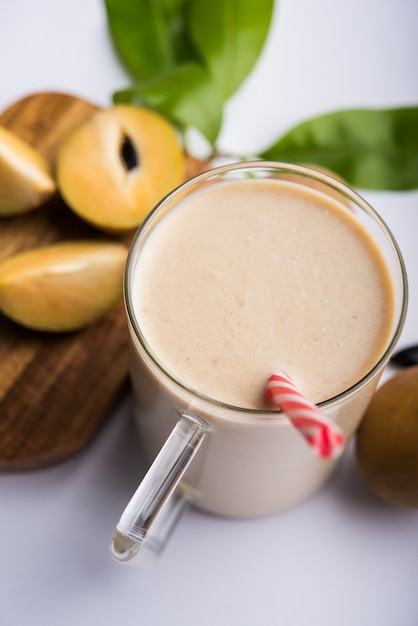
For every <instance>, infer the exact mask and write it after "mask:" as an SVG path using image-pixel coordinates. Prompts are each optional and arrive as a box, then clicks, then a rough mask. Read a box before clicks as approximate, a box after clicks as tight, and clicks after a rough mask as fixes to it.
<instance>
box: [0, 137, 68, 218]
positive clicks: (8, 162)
mask: <svg viewBox="0 0 418 626" xmlns="http://www.w3.org/2000/svg"><path fill="white" fill-rule="evenodd" d="M55 189H56V187H55V182H54V179H53V177H52V173H51V170H50V166H49V164H48V162H47V160H46V159H45V158H44V157H43V155H42V154H41V153H40V152H38V151H37V150H35V148H32V146H30V145H29V144H28V143H26V142H25V141H23V140H22V139H20V138H19V137H18V136H17V135H14V134H13V133H12V132H11V131H9V130H7V129H6V128H4V127H2V126H0V215H1V216H11V215H19V214H21V213H25V212H26V211H31V210H32V209H36V208H37V207H38V206H40V205H41V204H43V203H44V202H45V201H46V200H47V199H48V198H49V197H50V196H51V195H52V194H53V193H54V191H55Z"/></svg>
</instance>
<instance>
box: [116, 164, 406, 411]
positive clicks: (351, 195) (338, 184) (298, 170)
mask: <svg viewBox="0 0 418 626" xmlns="http://www.w3.org/2000/svg"><path fill="white" fill-rule="evenodd" d="M249 170H251V171H259V172H260V173H261V172H282V173H291V174H298V175H300V176H304V177H305V178H310V179H313V180H316V181H317V182H320V183H323V184H325V185H327V186H328V187H329V188H332V189H334V190H335V191H337V192H339V193H341V194H342V195H343V196H345V197H346V198H347V199H349V200H351V201H352V202H354V203H355V204H356V205H357V206H358V207H359V208H361V209H362V210H363V211H364V213H366V214H367V215H368V216H369V217H370V218H372V219H373V221H374V222H375V223H376V224H377V225H378V226H379V227H380V230H381V231H382V233H383V234H384V235H385V237H386V239H387V240H388V242H389V243H390V245H391V247H392V248H393V252H394V257H395V258H396V260H397V263H398V267H399V273H400V276H401V278H402V281H401V283H402V305H401V307H400V311H399V315H398V317H397V319H396V320H394V328H393V330H392V333H391V337H390V340H389V341H388V344H387V346H386V348H385V350H384V351H383V353H382V354H381V356H380V357H379V359H378V360H377V361H376V363H375V364H374V365H373V366H372V367H371V368H370V370H369V371H368V372H367V373H366V374H365V375H364V376H362V377H361V378H360V379H359V380H358V381H356V382H355V383H353V384H352V385H351V386H350V387H348V388H347V389H344V390H343V391H341V392H340V393H338V394H336V395H334V396H332V397H331V398H327V399H326V400H323V401H321V402H318V403H317V406H318V407H320V408H321V409H322V410H323V409H326V408H328V407H332V406H334V405H336V404H338V403H339V402H340V401H341V400H344V399H346V398H348V397H350V396H351V395H352V394H354V393H356V392H357V391H359V390H360V389H361V388H362V387H364V386H365V385H366V384H367V383H368V382H369V381H370V380H371V379H372V378H373V377H374V376H375V375H376V374H377V373H378V372H379V370H380V369H381V368H383V367H384V366H385V364H386V363H387V361H388V360H389V358H390V355H391V353H392V351H393V348H394V347H395V345H396V343H397V342H398V340H399V337H400V335H401V333H402V330H403V326H404V323H405V319H406V314H407V307H408V280H407V273H406V267H405V262H404V259H403V256H402V253H401V251H400V248H399V245H398V243H397V241H396V239H395V237H394V235H393V234H392V232H391V230H390V228H389V227H388V226H387V224H386V222H385V221H384V220H383V219H382V218H381V217H380V215H379V214H378V213H377V211H376V210H375V209H373V207H372V206H371V205H370V204H369V203H368V202H367V201H366V200H365V199H364V198H363V197H362V196H361V195H359V194H358V193H357V192H356V191H355V190H354V189H352V188H351V187H349V186H348V185H347V184H346V183H344V182H343V181H341V180H339V179H337V178H334V177H332V176H331V175H330V174H328V173H325V172H323V171H321V170H316V169H313V168H312V167H308V166H305V165H296V164H292V163H283V162H276V161H263V160H254V161H252V160H251V161H244V162H234V163H228V164H226V165H220V166H217V167H213V168H211V169H209V170H206V171H204V172H202V173H200V174H197V175H195V176H193V177H192V178H190V179H188V180H187V181H185V182H183V183H182V184H180V185H179V186H178V187H176V188H175V189H173V190H172V191H171V192H170V193H169V194H167V195H166V196H165V197H163V198H162V199H161V200H160V201H159V202H158V203H157V204H156V206H155V207H154V208H153V210H152V211H151V212H150V213H149V214H148V216H147V217H146V218H145V220H144V221H143V223H142V224H141V226H140V227H139V228H138V230H137V231H136V233H135V235H134V237H133V239H132V241H131V245H130V249H129V253H128V257H127V262H126V267H125V274H124V302H125V310H126V313H127V317H128V320H129V323H130V325H131V327H132V329H133V331H134V333H135V337H136V339H137V340H138V341H139V343H140V345H141V348H142V349H143V350H144V351H145V353H146V355H147V357H148V358H149V359H150V360H151V361H152V363H153V364H154V365H155V366H156V368H157V370H158V371H159V372H160V373H161V374H162V375H163V376H164V377H165V378H168V379H169V381H170V382H171V383H173V384H174V385H175V386H176V387H179V388H180V389H181V390H182V391H183V392H186V393H187V394H189V395H191V396H192V397H193V398H195V399H197V400H199V401H201V402H203V403H204V404H209V405H212V406H214V407H216V408H217V409H218V410H219V409H222V410H224V411H228V412H232V413H235V414H237V415H238V413H239V419H241V420H242V419H244V420H245V421H257V422H259V420H260V419H262V418H263V417H265V418H267V419H268V420H269V421H272V418H275V419H276V420H278V421H282V420H283V419H284V418H285V416H284V414H283V413H282V412H281V411H280V410H278V409H274V408H272V409H271V410H270V409H250V408H246V407H239V406H235V405H232V404H228V403H225V402H222V401H220V400H216V399H215V398H212V397H210V396H207V395H205V394H204V393H202V392H200V391H198V390H196V389H194V388H193V387H191V386H189V385H188V384H187V383H185V382H184V381H182V380H180V379H179V378H178V377H177V376H176V375H175V374H174V373H173V372H171V371H170V370H169V369H167V368H166V367H165V365H164V364H163V363H162V362H161V361H160V359H159V358H158V356H157V355H156V354H155V352H154V351H153V349H152V348H151V346H150V345H149V344H148V342H147V340H146V339H145V337H144V335H143V334H142V331H141V328H140V325H139V323H138V320H137V318H136V315H135V313H134V305H133V302H132V299H131V289H130V286H129V285H130V279H131V276H132V272H133V268H134V267H135V261H136V259H135V254H136V251H137V248H138V246H139V245H140V244H141V243H142V241H143V240H145V239H146V237H147V231H148V229H149V228H150V227H152V225H153V222H154V220H155V218H156V216H158V215H159V214H160V213H161V211H163V209H164V208H165V207H166V206H167V204H169V203H171V202H172V201H175V199H176V197H177V196H181V195H182V194H186V193H187V192H188V191H189V190H193V189H194V188H198V187H199V186H200V185H201V183H203V182H207V181H210V180H212V179H218V178H219V179H221V178H222V176H223V175H225V174H228V173H230V172H239V171H242V172H248V171H249ZM252 418H253V419H252Z"/></svg>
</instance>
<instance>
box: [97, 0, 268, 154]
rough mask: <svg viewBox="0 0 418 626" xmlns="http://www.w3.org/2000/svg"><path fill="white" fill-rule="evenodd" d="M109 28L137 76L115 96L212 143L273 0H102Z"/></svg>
mask: <svg viewBox="0 0 418 626" xmlns="http://www.w3.org/2000/svg"><path fill="white" fill-rule="evenodd" d="M104 1H105V5H106V10H107V15H108V21H109V27H110V32H111V35H112V38H113V41H114V44H115V46H116V49H117V51H118V54H119V56H120V58H121V60H122V62H123V63H124V65H125V67H126V68H127V69H128V70H129V71H130V72H131V73H132V74H133V76H134V77H135V78H136V80H137V81H138V82H137V84H134V85H133V86H132V87H129V88H128V89H124V90H121V91H119V92H117V93H116V94H114V100H115V101H116V102H139V103H142V104H146V105H147V106H149V107H152V108H155V109H156V110H157V111H158V112H160V113H162V114H163V115H165V116H167V117H168V118H170V119H171V120H173V121H175V122H176V123H177V124H179V125H181V126H182V127H184V128H186V127H189V126H192V127H196V128H197V129H198V130H200V132H201V133H202V134H203V135H205V137H206V138H207V139H208V141H209V142H210V143H211V144H214V143H215V141H216V138H217V136H218V134H219V131H220V128H221V124H222V113H223V105H224V103H225V101H226V100H227V98H229V97H230V95H231V94H232V93H233V92H234V91H235V90H236V89H237V88H238V86H239V85H240V84H241V83H242V81H243V80H244V79H245V78H246V76H247V75H248V74H249V73H250V71H251V69H252V68H253V67H254V64H255V62H256V61H257V59H258V57H259V55H260V52H261V49H262V47H263V45H264V42H265V39H266V37H267V33H268V30H269V27H270V20H271V15H272V11H273V5H274V0H257V2H254V0H104Z"/></svg>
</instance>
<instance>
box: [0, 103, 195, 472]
mask: <svg viewBox="0 0 418 626" xmlns="http://www.w3.org/2000/svg"><path fill="white" fill-rule="evenodd" d="M97 109H98V107H97V106H96V105H94V104H92V103H90V102H87V101H85V100H82V99H80V98H77V97H74V96H71V95H68V94H62V93H38V94H33V95H29V96H28V97H26V98H23V99H22V100H19V101H17V102H15V103H14V104H12V105H11V106H10V107H9V108H7V110H5V111H4V112H3V113H1V114H0V124H1V125H2V126H5V127H7V128H9V129H10V130H11V131H13V132H14V133H15V134H16V135H18V136H20V137H21V138H22V139H24V140H26V141H27V142H28V143H30V144H31V145H33V146H35V147H36V148H37V149H38V150H39V151H40V152H41V153H43V154H44V155H45V156H46V157H47V158H48V159H49V160H50V162H51V163H52V164H53V162H54V158H55V155H56V152H57V148H58V146H59V143H60V141H61V140H62V139H63V138H64V137H65V135H66V134H67V133H68V132H69V131H70V130H71V129H72V128H74V127H75V126H76V125H78V124H79V123H81V122H82V121H83V120H85V119H86V118H87V117H88V116H90V115H91V114H92V113H93V112H94V111H95V110H97ZM204 168H205V165H204V164H202V163H201V162H199V161H196V160H194V159H191V158H187V162H186V173H185V178H189V177H190V176H192V175H193V174H195V173H197V172H198V171H200V170H202V169H204ZM132 234H133V233H130V234H129V235H124V236H123V237H120V239H122V240H123V241H124V242H125V243H127V244H129V242H130V239H131V237H132ZM83 238H94V239H109V235H107V234H104V233H101V232H100V231H98V230H96V229H94V228H92V227H90V226H88V225H87V224H86V223H84V222H83V221H82V220H81V219H79V218H78V217H77V216H76V215H75V214H74V213H72V212H71V211H70V210H69V209H68V207H67V206H66V205H65V203H64V202H63V200H62V199H61V198H60V196H59V195H58V194H56V195H55V197H54V198H52V199H51V200H50V201H49V202H48V203H47V204H46V205H45V206H43V207H42V208H40V209H37V210H36V211H34V212H32V213H28V214H26V215H24V216H20V217H16V218H3V219H1V221H0V260H2V259H3V258H6V257H9V256H11V255H12V254H14V253H16V252H19V251H21V250H26V249H30V248H34V247H39V246H41V245H46V244H49V243H52V242H54V241H59V240H69V239H83ZM127 385H128V334H127V328H126V324H125V316H124V310H123V305H122V304H121V305H120V306H119V307H118V308H117V309H115V310H114V311H113V312H111V313H110V314H109V315H107V316H106V317H105V318H104V319H102V320H101V321H100V322H98V323H96V324H94V325H93V326H90V327H89V328H86V329H84V330H82V331H78V332H74V333H62V334H49V333H40V332H34V331H30V330H27V329H24V328H22V327H21V326H18V325H17V324H14V323H13V322H11V321H9V320H8V319H6V318H5V317H4V316H2V315H1V314H0V470H1V471H10V470H29V469H36V468H41V467H44V466H47V465H51V464H53V463H56V462H58V461H62V460H64V459H66V458H68V457H69V456H71V455H73V454H75V453H76V452H78V451H79V450H81V449H82V448H84V447H85V446H86V445H87V444H88V443H89V442H90V441H91V440H92V439H93V438H94V436H95V435H96V433H97V432H98V431H99V429H100V428H101V426H102V425H103V424H104V423H105V422H106V420H107V419H108V417H109V415H110V413H111V410H112V407H114V405H115V403H116V402H117V400H118V399H119V398H120V396H121V394H122V393H123V391H124V390H125V389H126V388H127Z"/></svg>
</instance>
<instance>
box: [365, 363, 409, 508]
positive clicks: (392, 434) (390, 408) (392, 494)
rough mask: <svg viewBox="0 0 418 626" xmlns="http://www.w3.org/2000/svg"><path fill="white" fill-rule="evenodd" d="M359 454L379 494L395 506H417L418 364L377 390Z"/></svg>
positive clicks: (372, 488)
mask: <svg viewBox="0 0 418 626" xmlns="http://www.w3.org/2000/svg"><path fill="white" fill-rule="evenodd" d="M356 455H357V463H358V467H359V469H360V472H361V474H362V477H363V478H364V481H365V483H366V484H367V485H368V486H369V488H370V489H371V490H372V491H373V492H374V493H375V494H376V495H378V496H379V497H380V498H382V499H383V500H385V501H386V502H389V503H390V504H393V505H395V506H399V507H409V508H418V366H413V367H409V368H407V369H405V370H402V371H401V372H399V373H398V374H395V376H393V377H392V378H390V379H389V380H388V381H387V382H386V383H385V384H384V385H382V387H380V389H378V390H377V392H376V393H375V395H374V397H373V398H372V401H371V403H370V405H369V407H368V409H367V411H366V413H365V415H364V418H363V421H362V422H361V425H360V428H359V430H358V433H357V441H356Z"/></svg>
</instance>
